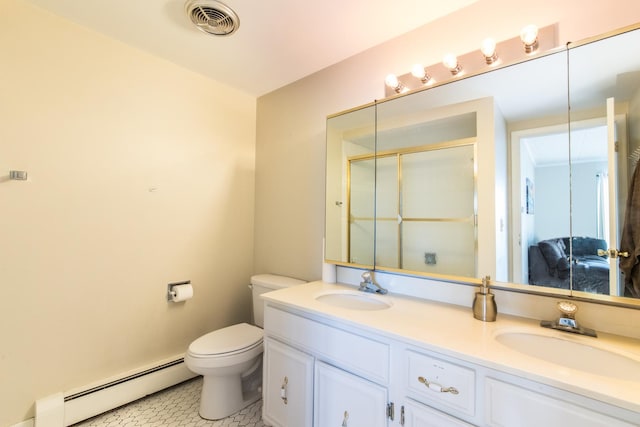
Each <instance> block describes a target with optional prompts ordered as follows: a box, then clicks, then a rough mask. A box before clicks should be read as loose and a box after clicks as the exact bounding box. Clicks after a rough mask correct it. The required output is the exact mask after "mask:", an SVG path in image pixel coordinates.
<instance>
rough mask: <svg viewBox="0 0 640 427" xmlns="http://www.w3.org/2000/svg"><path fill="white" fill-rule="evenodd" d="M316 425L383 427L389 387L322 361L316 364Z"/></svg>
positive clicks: (316, 426) (385, 420)
mask: <svg viewBox="0 0 640 427" xmlns="http://www.w3.org/2000/svg"><path fill="white" fill-rule="evenodd" d="M314 388H315V392H314V393H315V399H314V401H315V411H314V412H315V415H314V420H315V422H314V424H313V425H314V426H315V427H384V426H386V425H387V389H386V388H384V387H382V386H379V385H377V384H374V383H372V382H371V381H367V380H365V379H363V378H360V377H357V376H355V375H353V374H350V373H349V372H346V371H343V370H341V369H337V368H334V367H333V366H329V365H327V364H325V363H322V362H317V363H316V368H315V386H314Z"/></svg>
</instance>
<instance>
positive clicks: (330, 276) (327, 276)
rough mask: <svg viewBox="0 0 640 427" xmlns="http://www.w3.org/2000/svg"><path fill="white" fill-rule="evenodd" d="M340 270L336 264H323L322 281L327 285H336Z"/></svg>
mask: <svg viewBox="0 0 640 427" xmlns="http://www.w3.org/2000/svg"><path fill="white" fill-rule="evenodd" d="M337 275H338V270H337V268H336V265H335V264H328V263H326V262H323V263H322V281H323V282H326V283H336V281H337Z"/></svg>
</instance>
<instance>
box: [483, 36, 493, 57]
mask: <svg viewBox="0 0 640 427" xmlns="http://www.w3.org/2000/svg"><path fill="white" fill-rule="evenodd" d="M480 52H482V54H483V55H484V56H485V58H491V57H492V56H493V55H494V54H495V53H496V41H495V40H494V39H492V38H486V39H484V40H483V41H482V45H481V46H480Z"/></svg>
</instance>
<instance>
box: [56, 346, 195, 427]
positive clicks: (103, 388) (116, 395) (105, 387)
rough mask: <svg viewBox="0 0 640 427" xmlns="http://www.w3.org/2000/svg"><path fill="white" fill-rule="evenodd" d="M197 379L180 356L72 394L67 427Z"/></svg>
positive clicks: (67, 405) (66, 402)
mask: <svg viewBox="0 0 640 427" xmlns="http://www.w3.org/2000/svg"><path fill="white" fill-rule="evenodd" d="M195 376H196V374H194V373H193V372H191V371H189V369H187V367H186V366H185V364H184V358H183V357H180V358H178V359H174V360H170V361H168V362H164V363H160V364H158V365H157V366H153V367H151V368H148V369H142V370H140V371H139V372H135V373H133V374H130V375H126V376H123V377H122V378H118V379H115V380H112V381H106V382H105V383H104V384H99V385H97V386H92V387H89V388H87V389H86V390H82V391H79V392H74V393H71V394H69V395H67V396H65V397H64V425H65V426H69V425H72V424H75V423H78V422H80V421H83V420H86V419H89V418H92V417H95V416H96V415H100V414H102V413H104V412H107V411H110V410H112V409H115V408H118V407H120V406H122V405H125V404H127V403H130V402H133V401H134V400H138V399H140V398H142V397H145V396H148V395H150V394H153V393H156V392H158V391H160V390H164V389H165V388H168V387H171V386H173V385H176V384H180V383H181V382H183V381H186V380H189V379H191V378H194V377H195Z"/></svg>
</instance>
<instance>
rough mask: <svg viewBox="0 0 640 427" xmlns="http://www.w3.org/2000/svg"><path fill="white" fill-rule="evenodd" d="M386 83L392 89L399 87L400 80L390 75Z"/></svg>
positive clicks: (385, 80)
mask: <svg viewBox="0 0 640 427" xmlns="http://www.w3.org/2000/svg"><path fill="white" fill-rule="evenodd" d="M384 83H385V84H386V85H387V86H389V87H390V88H392V89H395V88H397V87H398V78H397V77H396V75H395V74H389V75H388V76H387V77H386V78H385V79H384Z"/></svg>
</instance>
